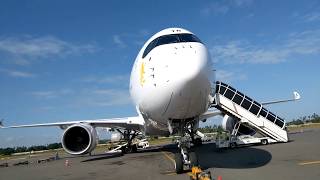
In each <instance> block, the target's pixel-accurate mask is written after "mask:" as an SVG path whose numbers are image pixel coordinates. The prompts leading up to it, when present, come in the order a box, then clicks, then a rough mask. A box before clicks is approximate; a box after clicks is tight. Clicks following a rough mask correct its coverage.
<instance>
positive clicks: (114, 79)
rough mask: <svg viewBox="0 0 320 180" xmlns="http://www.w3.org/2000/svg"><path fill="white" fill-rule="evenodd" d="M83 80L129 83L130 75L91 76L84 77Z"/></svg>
mask: <svg viewBox="0 0 320 180" xmlns="http://www.w3.org/2000/svg"><path fill="white" fill-rule="evenodd" d="M82 81H84V82H87V83H110V84H115V83H117V84H128V81H129V75H128V74H123V75H110V76H89V77H85V78H83V79H82Z"/></svg>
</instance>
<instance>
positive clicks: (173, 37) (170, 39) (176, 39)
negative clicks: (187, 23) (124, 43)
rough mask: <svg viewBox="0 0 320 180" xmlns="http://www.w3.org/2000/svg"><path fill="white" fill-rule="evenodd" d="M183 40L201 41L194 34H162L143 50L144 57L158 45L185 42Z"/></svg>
mask: <svg viewBox="0 0 320 180" xmlns="http://www.w3.org/2000/svg"><path fill="white" fill-rule="evenodd" d="M183 42H199V43H202V42H201V41H200V39H199V38H198V37H197V36H195V35H193V34H186V33H185V34H168V35H164V36H160V37H158V38H156V39H154V40H153V41H151V42H150V43H149V45H148V46H147V47H146V49H145V51H144V52H143V55H142V58H144V57H146V56H147V55H148V53H149V52H150V51H151V50H152V49H154V48H155V47H157V46H161V45H164V44H172V43H183Z"/></svg>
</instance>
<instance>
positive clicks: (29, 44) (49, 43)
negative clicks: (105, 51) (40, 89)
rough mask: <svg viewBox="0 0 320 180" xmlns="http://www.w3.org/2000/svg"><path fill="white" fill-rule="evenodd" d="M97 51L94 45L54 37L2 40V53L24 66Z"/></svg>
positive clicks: (0, 50)
mask: <svg viewBox="0 0 320 180" xmlns="http://www.w3.org/2000/svg"><path fill="white" fill-rule="evenodd" d="M96 50H97V47H96V46H95V45H92V44H84V45H77V44H73V43H70V42H66V41H63V40H61V39H58V38H56V37H53V36H44V37H32V36H24V37H5V38H0V52H3V53H7V54H9V55H11V56H12V57H14V58H13V59H17V60H19V61H18V62H20V63H21V62H23V64H26V63H27V62H28V61H30V60H33V59H40V58H42V59H43V58H50V57H62V56H66V55H79V54H82V53H92V52H95V51H96Z"/></svg>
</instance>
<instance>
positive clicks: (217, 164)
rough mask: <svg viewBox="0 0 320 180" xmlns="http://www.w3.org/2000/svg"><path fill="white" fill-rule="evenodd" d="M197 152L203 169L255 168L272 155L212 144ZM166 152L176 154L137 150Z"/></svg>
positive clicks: (166, 148) (170, 149)
mask: <svg viewBox="0 0 320 180" xmlns="http://www.w3.org/2000/svg"><path fill="white" fill-rule="evenodd" d="M194 150H195V151H196V152H197V155H198V160H199V164H200V166H201V167H202V168H203V169H208V168H231V169H246V168H257V167H261V166H264V165H266V164H268V163H269V162H270V161H271V159H272V155H271V154H270V153H269V152H268V151H265V150H263V149H258V148H255V147H253V146H251V147H241V148H235V149H227V150H223V151H218V149H217V148H216V147H215V144H214V143H210V144H203V145H202V146H199V147H196V148H194ZM161 151H167V152H171V153H176V152H177V147H176V145H174V144H168V145H163V146H156V147H151V148H148V149H143V150H139V151H138V152H137V153H150V152H161ZM120 156H122V154H121V153H113V154H109V153H105V154H97V155H93V156H89V157H90V158H88V159H86V160H83V161H82V162H90V161H97V160H104V159H110V158H116V157H120Z"/></svg>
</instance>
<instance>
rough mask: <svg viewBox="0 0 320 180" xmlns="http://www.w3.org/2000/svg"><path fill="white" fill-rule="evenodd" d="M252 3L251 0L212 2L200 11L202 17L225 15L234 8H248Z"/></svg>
mask: <svg viewBox="0 0 320 180" xmlns="http://www.w3.org/2000/svg"><path fill="white" fill-rule="evenodd" d="M252 3H253V0H221V1H214V2H212V3H210V4H208V5H207V6H206V7H204V8H203V9H201V13H202V14H204V15H210V14H226V13H228V12H229V11H230V10H232V9H234V8H242V7H248V6H250V5H251V4H252Z"/></svg>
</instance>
